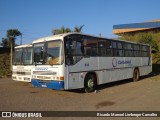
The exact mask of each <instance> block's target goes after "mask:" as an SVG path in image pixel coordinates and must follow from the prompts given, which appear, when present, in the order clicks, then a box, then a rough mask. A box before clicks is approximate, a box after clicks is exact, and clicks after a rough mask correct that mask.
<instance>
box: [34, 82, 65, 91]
mask: <svg viewBox="0 0 160 120" xmlns="http://www.w3.org/2000/svg"><path fill="white" fill-rule="evenodd" d="M31 83H32V85H33V86H35V87H47V88H49V89H55V90H63V89H64V81H55V80H52V81H42V80H39V79H32V82H31Z"/></svg>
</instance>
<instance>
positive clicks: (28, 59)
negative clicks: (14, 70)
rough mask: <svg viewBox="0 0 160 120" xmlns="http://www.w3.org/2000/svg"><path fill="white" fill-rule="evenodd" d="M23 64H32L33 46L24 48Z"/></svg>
mask: <svg viewBox="0 0 160 120" xmlns="http://www.w3.org/2000/svg"><path fill="white" fill-rule="evenodd" d="M22 62H23V64H32V48H24V49H23V55H22Z"/></svg>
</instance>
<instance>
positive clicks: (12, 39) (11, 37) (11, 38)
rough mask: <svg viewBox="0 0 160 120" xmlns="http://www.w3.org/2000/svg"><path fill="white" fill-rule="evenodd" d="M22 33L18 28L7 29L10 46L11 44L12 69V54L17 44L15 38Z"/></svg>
mask: <svg viewBox="0 0 160 120" xmlns="http://www.w3.org/2000/svg"><path fill="white" fill-rule="evenodd" d="M20 35H22V33H21V32H20V31H19V30H18V29H9V30H7V38H8V40H9V42H10V46H11V62H10V65H11V66H10V68H11V69H12V56H13V55H12V54H13V50H14V46H15V40H16V37H17V36H20Z"/></svg>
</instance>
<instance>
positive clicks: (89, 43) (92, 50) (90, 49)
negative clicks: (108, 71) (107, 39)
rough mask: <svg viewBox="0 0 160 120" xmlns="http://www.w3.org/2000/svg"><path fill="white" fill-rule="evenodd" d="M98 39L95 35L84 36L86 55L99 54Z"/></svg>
mask: <svg viewBox="0 0 160 120" xmlns="http://www.w3.org/2000/svg"><path fill="white" fill-rule="evenodd" d="M97 44H98V42H97V39H96V38H93V37H84V41H83V45H84V55H85V56H97V55H98V47H97Z"/></svg>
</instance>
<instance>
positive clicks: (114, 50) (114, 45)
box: [112, 42, 118, 56]
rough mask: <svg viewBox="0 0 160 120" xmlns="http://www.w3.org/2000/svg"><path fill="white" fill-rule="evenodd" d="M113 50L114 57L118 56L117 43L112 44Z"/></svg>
mask: <svg viewBox="0 0 160 120" xmlns="http://www.w3.org/2000/svg"><path fill="white" fill-rule="evenodd" d="M112 48H113V49H112V50H113V56H118V52H117V42H112Z"/></svg>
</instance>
